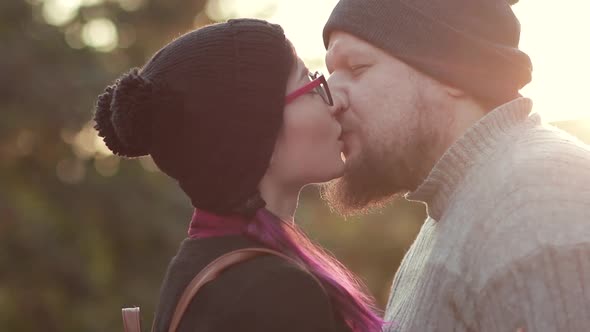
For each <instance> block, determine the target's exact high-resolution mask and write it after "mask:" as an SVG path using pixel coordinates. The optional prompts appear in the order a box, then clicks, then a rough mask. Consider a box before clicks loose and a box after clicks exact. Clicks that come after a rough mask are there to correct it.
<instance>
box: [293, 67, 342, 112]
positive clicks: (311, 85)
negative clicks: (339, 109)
mask: <svg viewBox="0 0 590 332" xmlns="http://www.w3.org/2000/svg"><path fill="white" fill-rule="evenodd" d="M313 75H319V76H317V77H316V78H314V79H313V80H312V81H311V82H309V83H307V84H306V85H304V86H302V87H300V88H299V89H297V90H295V91H293V92H291V93H289V94H288V95H287V96H286V97H285V103H286V104H289V103H290V102H292V101H293V100H295V99H297V98H299V97H301V96H303V95H304V94H306V93H308V92H309V91H311V90H313V89H315V88H316V87H318V86H320V85H322V84H323V85H324V87H325V89H324V90H325V91H326V98H328V100H325V102H326V103H327V104H328V105H330V106H333V105H334V101H333V100H332V94H331V93H330V89H329V88H328V82H327V81H326V77H324V75H323V74H320V73H319V72H316V73H315V74H313ZM310 76H312V75H310ZM322 99H324V97H322Z"/></svg>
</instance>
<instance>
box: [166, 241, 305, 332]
mask: <svg viewBox="0 0 590 332" xmlns="http://www.w3.org/2000/svg"><path fill="white" fill-rule="evenodd" d="M265 254H270V255H275V256H279V257H282V258H284V259H285V260H287V261H289V262H291V263H293V264H295V265H297V266H300V267H301V268H303V269H304V270H306V271H307V269H305V268H304V267H303V265H302V264H301V263H299V262H297V261H296V260H294V259H293V258H291V257H289V256H287V255H285V254H282V253H280V252H278V251H274V250H270V249H265V248H245V249H238V250H235V251H231V252H229V253H227V254H224V255H223V256H221V257H219V258H217V259H216V260H214V261H213V262H211V263H209V264H208V265H207V266H206V267H205V268H204V269H203V270H201V272H199V273H198V274H197V275H196V276H195V277H194V278H193V280H192V281H191V282H190V283H189V284H188V286H187V287H186V288H185V290H184V292H183V293H182V295H181V296H180V300H178V303H177V305H176V309H175V310H174V314H173V316H172V320H171V323H170V326H169V328H168V332H176V329H177V328H178V325H179V324H180V320H181V319H182V315H184V312H185V311H186V309H187V308H188V305H189V304H190V302H191V300H192V299H193V297H194V296H195V294H197V292H198V291H199V289H200V288H201V287H202V286H203V285H205V284H206V283H208V282H209V281H211V280H213V279H215V278H217V276H218V275H219V274H220V273H221V272H223V271H224V270H225V269H227V268H228V267H230V266H232V265H234V264H237V263H240V262H243V261H246V260H249V259H252V258H254V257H256V256H260V255H265Z"/></svg>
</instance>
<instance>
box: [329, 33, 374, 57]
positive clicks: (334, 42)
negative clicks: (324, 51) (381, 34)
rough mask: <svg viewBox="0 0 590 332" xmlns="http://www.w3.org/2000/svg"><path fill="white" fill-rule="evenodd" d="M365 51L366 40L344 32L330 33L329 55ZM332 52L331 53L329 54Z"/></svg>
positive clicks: (344, 54) (345, 54)
mask: <svg viewBox="0 0 590 332" xmlns="http://www.w3.org/2000/svg"><path fill="white" fill-rule="evenodd" d="M366 51H367V45H366V42H364V41H363V40H361V39H360V38H358V37H356V36H354V35H351V34H349V33H346V32H341V31H335V32H333V33H332V34H331V35H330V42H329V44H328V55H329V56H350V55H354V54H357V53H361V52H362V53H364V52H366ZM331 53H332V55H330V54H331Z"/></svg>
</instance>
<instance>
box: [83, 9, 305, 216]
mask: <svg viewBox="0 0 590 332" xmlns="http://www.w3.org/2000/svg"><path fill="white" fill-rule="evenodd" d="M294 64H295V55H294V53H293V50H292V47H291V44H290V43H289V41H288V40H287V39H286V38H285V35H284V33H283V30H282V29H281V27H280V26H278V25H274V24H270V23H268V22H265V21H261V20H254V19H239V20H230V21H228V22H226V23H219V24H213V25H209V26H206V27H203V28H200V29H197V30H194V31H191V32H189V33H187V34H185V35H183V36H181V37H179V38H177V39H175V40H174V41H172V42H171V43H169V44H168V45H166V46H164V47H163V48H162V49H160V50H159V51H158V52H157V53H156V54H155V55H154V56H153V57H152V58H151V59H150V60H149V61H148V63H147V64H146V65H145V66H144V67H143V68H141V69H137V68H135V69H132V70H130V71H129V72H128V73H126V74H124V75H122V76H121V77H120V78H119V79H118V80H117V81H116V82H115V83H114V84H113V85H111V86H108V87H107V88H106V89H105V92H104V93H103V94H102V95H100V96H99V97H98V100H97V103H96V111H95V116H94V119H95V121H96V125H95V128H96V129H97V130H98V134H99V136H101V137H103V139H104V142H105V143H106V145H107V147H108V148H109V149H110V150H111V151H112V152H113V153H114V154H116V155H119V156H122V157H139V156H144V155H148V154H149V155H151V156H152V158H153V159H154V161H155V163H156V164H157V165H158V167H159V168H160V169H161V170H162V171H163V172H165V173H166V174H168V175H169V176H171V177H172V178H174V179H176V180H177V181H178V183H179V184H180V186H181V188H182V189H183V190H184V192H185V193H186V194H187V195H188V196H189V197H190V199H191V201H192V203H193V205H194V206H195V207H196V208H201V209H205V210H208V211H211V212H214V213H218V214H221V215H228V214H243V215H251V214H252V213H254V212H255V210H256V209H258V208H260V207H263V206H264V201H262V199H261V198H260V194H259V192H258V184H259V182H260V180H261V179H262V177H263V176H264V174H265V172H266V170H267V168H268V164H269V161H270V158H271V156H272V152H273V149H274V145H275V142H276V139H277V136H278V132H279V129H280V127H281V125H282V120H283V109H284V106H285V92H286V86H287V79H288V77H289V73H290V72H291V69H292V67H293V66H294Z"/></svg>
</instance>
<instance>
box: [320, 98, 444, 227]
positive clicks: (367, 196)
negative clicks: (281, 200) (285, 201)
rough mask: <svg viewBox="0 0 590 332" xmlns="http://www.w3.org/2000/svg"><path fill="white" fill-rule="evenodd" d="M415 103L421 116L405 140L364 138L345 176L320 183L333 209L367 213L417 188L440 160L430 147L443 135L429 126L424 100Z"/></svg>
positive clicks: (324, 195) (347, 165) (348, 163)
mask: <svg viewBox="0 0 590 332" xmlns="http://www.w3.org/2000/svg"><path fill="white" fill-rule="evenodd" d="M415 106H416V107H415V110H416V112H418V114H417V115H418V118H417V119H416V120H417V121H416V122H415V123H414V125H413V126H412V125H410V126H408V127H407V128H405V130H406V133H405V135H403V136H405V141H403V142H400V141H396V139H398V140H399V139H400V138H401V137H387V138H385V139H383V140H373V141H372V142H368V141H364V142H363V147H364V148H363V150H362V151H360V153H359V154H358V156H357V157H356V158H352V159H348V160H347V161H346V168H345V171H344V175H343V176H342V177H341V178H339V179H335V180H333V181H330V182H328V183H325V184H323V185H322V186H321V195H322V198H323V199H324V200H325V201H326V202H327V203H328V205H329V206H330V208H331V209H332V211H334V212H337V213H338V214H340V215H342V216H353V215H359V214H367V213H369V212H371V211H372V210H375V209H379V208H382V207H383V206H385V205H386V204H388V203H389V202H391V201H393V200H394V199H396V198H398V197H399V196H401V195H403V194H405V193H407V192H409V191H412V190H415V189H416V188H417V187H418V186H419V185H420V184H421V183H422V181H423V180H424V179H425V178H426V176H427V175H428V173H429V172H430V170H431V168H432V167H433V166H434V163H435V162H436V160H437V159H438V158H437V157H434V156H432V151H431V149H432V147H433V146H436V145H437V144H440V140H441V139H442V138H443V137H442V135H439V134H438V133H437V132H436V131H435V130H434V128H433V127H431V126H429V125H428V124H429V123H428V122H427V121H428V120H427V118H426V116H427V115H428V111H427V109H426V107H425V105H424V103H422V100H418V101H417V103H416V105H415ZM365 137H367V136H365ZM376 142H379V143H376Z"/></svg>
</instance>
